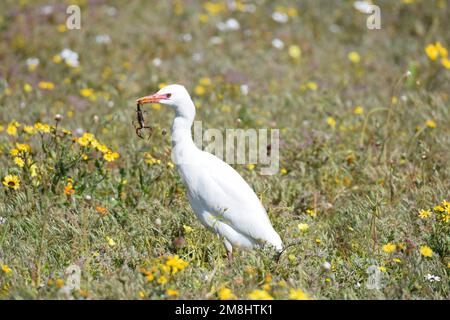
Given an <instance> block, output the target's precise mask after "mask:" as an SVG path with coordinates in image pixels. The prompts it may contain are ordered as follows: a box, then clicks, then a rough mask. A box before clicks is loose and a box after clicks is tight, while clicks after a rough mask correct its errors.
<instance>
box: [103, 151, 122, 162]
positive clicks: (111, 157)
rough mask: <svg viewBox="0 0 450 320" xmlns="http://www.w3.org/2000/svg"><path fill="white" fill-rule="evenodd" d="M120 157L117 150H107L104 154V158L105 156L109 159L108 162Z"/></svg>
mask: <svg viewBox="0 0 450 320" xmlns="http://www.w3.org/2000/svg"><path fill="white" fill-rule="evenodd" d="M119 157H120V155H119V153H117V152H111V151H109V152H107V153H105V154H104V155H103V158H104V159H105V160H106V161H108V162H112V161H114V160H116V159H117V158H119Z"/></svg>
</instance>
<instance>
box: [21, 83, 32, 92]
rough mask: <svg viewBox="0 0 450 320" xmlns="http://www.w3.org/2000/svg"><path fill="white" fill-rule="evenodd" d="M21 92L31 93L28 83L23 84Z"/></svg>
mask: <svg viewBox="0 0 450 320" xmlns="http://www.w3.org/2000/svg"><path fill="white" fill-rule="evenodd" d="M23 91H25V92H31V91H33V87H32V86H31V85H30V84H29V83H25V84H24V85H23Z"/></svg>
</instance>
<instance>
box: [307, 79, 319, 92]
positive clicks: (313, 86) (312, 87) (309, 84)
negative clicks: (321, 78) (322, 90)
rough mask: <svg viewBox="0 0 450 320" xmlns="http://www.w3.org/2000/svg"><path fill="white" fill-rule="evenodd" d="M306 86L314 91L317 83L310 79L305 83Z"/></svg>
mask: <svg viewBox="0 0 450 320" xmlns="http://www.w3.org/2000/svg"><path fill="white" fill-rule="evenodd" d="M306 87H307V88H308V89H309V90H312V91H316V90H317V83H315V82H312V81H310V82H308V83H307V84H306Z"/></svg>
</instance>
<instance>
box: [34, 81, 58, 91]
mask: <svg viewBox="0 0 450 320" xmlns="http://www.w3.org/2000/svg"><path fill="white" fill-rule="evenodd" d="M38 87H39V88H40V89H42V90H53V89H55V84H54V83H53V82H50V81H40V82H39V83H38Z"/></svg>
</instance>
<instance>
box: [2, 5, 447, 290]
mask: <svg viewBox="0 0 450 320" xmlns="http://www.w3.org/2000/svg"><path fill="white" fill-rule="evenodd" d="M39 2H41V1H22V2H21V3H23V4H22V5H19V4H17V3H16V1H6V3H3V4H1V5H0V8H1V10H0V12H1V15H0V32H1V34H2V41H1V42H0V61H1V64H0V111H1V112H0V131H1V132H0V178H1V179H2V181H3V179H4V177H5V176H6V175H8V174H11V175H17V176H19V178H20V180H21V184H20V187H19V189H18V190H8V188H6V187H5V186H3V185H2V186H1V187H0V217H2V218H3V220H4V222H3V223H2V224H0V266H2V268H3V270H1V269H0V290H1V291H0V295H1V297H2V298H4V299H21V298H30V299H46V298H70V297H75V298H86V297H87V298H92V299H102V298H113V299H137V298H151V299H166V298H176V297H169V296H168V295H167V291H166V290H167V289H174V290H177V291H178V297H179V298H186V299H204V298H206V299H217V298H218V292H219V290H220V289H221V288H229V289H231V291H232V293H233V294H234V295H235V296H236V297H237V298H240V299H247V298H248V297H249V294H250V293H251V292H253V291H254V290H256V289H262V290H265V291H267V292H268V294H270V295H271V296H272V297H274V298H276V299H287V298H289V296H290V290H292V289H300V290H302V292H305V293H307V294H308V295H309V297H311V298H314V299H448V298H449V286H448V281H449V278H448V273H449V270H450V268H449V267H450V266H449V263H450V252H449V249H450V246H449V244H450V238H449V234H450V233H449V222H448V221H447V222H445V221H443V219H442V217H443V216H444V217H445V215H444V214H442V213H439V212H438V211H437V210H434V209H433V207H434V206H436V205H438V204H440V203H441V202H442V201H443V200H444V199H447V200H450V197H449V190H450V186H449V181H450V176H449V175H450V171H449V168H450V166H449V160H450V159H449V147H450V143H449V142H450V141H449V140H450V139H449V137H450V134H449V125H448V124H449V121H450V114H449V105H450V103H449V92H450V91H449V89H450V85H449V80H450V70H449V69H446V68H445V67H444V66H443V65H442V64H441V63H440V59H436V61H431V60H430V59H429V58H428V57H427V54H426V53H425V50H424V49H425V47H426V46H427V45H428V44H430V43H433V44H434V43H435V42H437V41H440V42H441V43H442V45H443V46H445V47H447V48H449V49H450V37H449V33H448V30H449V29H450V25H449V20H448V16H449V10H450V8H449V7H448V3H447V2H445V1H431V2H428V1H427V2H425V1H419V0H416V1H413V3H412V4H407V3H403V2H402V1H377V4H378V5H380V7H381V14H382V28H381V30H368V29H367V28H366V16H365V15H363V14H362V13H359V12H358V11H356V10H354V9H353V7H352V3H353V2H352V1H343V2H340V3H339V4H337V3H336V4H331V3H330V2H328V1H312V0H311V1H302V2H301V4H299V5H298V6H297V7H296V8H297V14H296V15H295V13H294V14H293V10H292V9H291V10H290V11H289V10H288V8H293V2H288V1H280V2H279V5H280V6H283V5H284V6H285V8H287V9H286V10H287V11H289V12H291V15H292V17H290V18H289V21H288V22H287V23H285V24H280V23H277V22H275V21H273V20H272V19H271V15H272V13H273V12H274V11H275V10H280V9H276V6H275V5H273V4H272V2H271V1H263V0H260V1H254V3H255V4H257V6H256V11H255V12H254V13H246V12H239V11H231V10H228V9H225V10H224V9H223V8H226V6H225V7H221V6H218V7H213V8H212V9H211V7H210V6H209V7H208V6H206V8H205V6H203V5H202V2H200V1H198V2H194V1H193V3H192V4H191V5H189V6H187V5H186V4H182V2H181V1H151V2H150V1H133V2H130V3H129V4H127V5H123V4H122V2H120V1H112V2H111V5H114V6H115V8H116V15H115V16H111V15H109V14H108V12H111V9H108V6H107V5H105V4H103V2H101V1H92V2H90V3H89V4H86V2H85V1H78V2H80V6H81V12H82V20H81V29H80V30H63V29H61V27H59V29H60V30H58V26H60V25H61V24H63V25H64V23H65V19H66V14H65V9H66V5H61V4H59V5H56V6H55V7H54V11H53V13H52V14H51V15H49V16H45V15H42V14H40V13H39V12H40V7H41V5H39V4H38V3H39ZM69 2H70V4H72V3H73V2H72V1H68V2H67V3H69ZM41 3H42V4H44V3H45V2H41ZM55 3H56V2H55ZM183 3H184V2H183ZM207 8H209V10H210V11H211V10H212V11H214V10H215V9H219V11H220V12H218V13H217V14H213V13H212V12H210V11H208V9H207ZM205 16H207V17H208V19H207V21H205V20H206V18H205ZM230 17H233V18H235V19H237V20H238V21H239V23H240V30H238V31H228V32H221V31H218V29H217V27H216V24H217V23H218V22H219V21H226V20H227V19H228V18H230ZM201 19H204V20H203V21H204V22H201V21H200V20H201ZM246 30H249V31H250V32H249V31H246ZM61 31H64V32H61ZM185 33H189V34H191V36H192V40H191V41H190V42H183V41H181V40H180V36H181V35H182V34H185ZM101 34H108V35H109V36H110V38H111V43H109V44H99V43H96V41H95V37H96V36H97V35H101ZM212 37H219V38H220V39H221V41H222V42H221V43H220V44H212V42H211V38H212ZM274 38H279V39H281V40H282V41H283V42H284V44H285V47H284V48H283V49H281V50H279V49H276V48H274V47H273V46H272V45H271V42H272V40H273V39H274ZM292 45H296V46H298V47H299V48H301V57H299V58H295V57H291V56H290V55H289V47H290V46H292ZM64 48H70V49H71V50H73V51H75V52H77V53H78V54H79V62H80V67H79V68H72V67H69V66H67V65H66V64H65V63H64V62H60V63H56V62H58V60H57V59H55V58H54V56H55V55H58V54H59V53H60V52H61V51H62V50H63V49H64ZM352 51H355V52H357V53H358V54H359V56H360V61H359V62H358V63H353V62H351V61H349V59H348V54H349V53H350V52H352ZM193 56H195V57H201V59H200V60H195V59H193ZM31 57H37V58H39V60H40V63H39V65H38V66H37V68H36V69H35V70H34V71H30V70H28V68H27V65H26V62H25V61H26V59H28V58H31ZM155 58H159V59H161V60H162V63H161V65H160V66H158V67H156V66H155V65H154V63H153V60H154V59H155ZM408 70H409V71H410V72H411V76H409V77H406V78H405V77H403V75H404V74H405V73H406V72H407V71H408ZM202 78H208V79H209V80H210V81H211V84H209V85H208V84H207V85H204V84H203V85H201V84H199V83H200V82H201V79H202ZM41 81H47V82H52V83H53V84H54V88H53V89H51V90H45V89H42V88H40V87H39V83H40V82H41ZM203 82H204V80H203ZM311 82H314V83H315V84H316V85H317V88H316V90H313V89H314V85H311ZM161 83H181V84H184V85H185V86H186V87H187V88H188V90H189V91H190V92H191V94H192V97H193V100H194V102H195V103H196V105H197V107H198V110H197V120H201V121H203V128H204V129H207V128H220V129H226V128H279V129H280V131H281V143H280V158H281V159H280V167H281V168H282V170H283V172H285V173H284V174H283V173H281V172H280V173H279V174H276V175H273V176H261V175H259V174H258V166H256V168H255V169H254V170H250V169H249V168H247V167H246V166H242V165H236V166H235V168H236V169H237V170H238V171H239V172H240V173H241V174H242V175H243V176H244V178H245V179H246V180H247V181H248V182H249V183H250V184H251V185H252V186H253V188H254V189H255V191H256V193H257V194H258V196H259V197H260V198H261V200H262V202H263V204H264V206H265V207H266V209H267V211H268V213H269V215H270V218H271V220H272V222H273V224H274V227H275V229H276V230H277V231H278V232H279V233H280V235H281V237H282V239H283V241H284V243H285V244H289V243H295V242H298V244H296V245H293V246H291V247H289V248H288V249H287V250H286V252H285V253H283V255H282V256H281V259H280V261H279V262H278V263H277V262H276V260H275V259H274V257H273V253H271V252H270V251H253V252H242V251H241V252H237V253H236V254H235V261H234V263H233V264H232V265H231V266H230V265H229V263H228V261H227V259H226V252H225V249H224V247H223V245H222V241H221V240H220V239H219V238H218V237H217V236H215V235H213V234H212V233H210V232H209V231H207V230H206V229H205V228H203V227H202V226H201V224H200V223H199V222H198V221H197V220H196V218H195V216H194V214H193V212H192V211H191V209H190V207H189V204H188V202H187V198H186V196H185V194H184V192H185V191H184V187H183V186H182V184H181V180H180V179H179V177H178V175H177V173H176V170H175V169H174V168H172V167H171V165H170V163H169V159H170V137H169V134H167V135H163V134H162V133H161V131H162V129H168V128H169V127H170V123H171V121H172V117H173V114H171V112H170V111H166V110H165V109H164V107H162V108H161V110H154V109H151V108H150V107H149V108H148V110H147V111H148V112H147V114H146V115H145V116H146V119H147V122H148V123H149V124H152V125H153V126H154V127H155V130H154V134H153V135H152V137H151V138H150V139H149V140H141V139H139V138H137V137H136V135H135V132H134V127H133V126H132V124H131V121H132V120H134V117H135V109H134V108H135V105H134V101H135V99H136V98H137V97H140V96H143V95H146V94H150V93H153V92H155V91H156V90H158V86H159V85H160V84H161ZM308 83H310V84H309V85H308ZM242 84H247V85H248V86H249V93H248V95H242V94H241V91H240V86H241V85H242ZM198 85H201V86H202V87H203V89H204V91H205V92H204V93H203V94H199V93H201V92H200V91H199V90H198V89H199V88H197V90H196V87H197V86H198ZM41 86H42V83H41ZM25 87H27V88H25ZM83 88H91V89H92V92H91V93H89V92H87V91H85V92H84V93H85V94H86V95H87V97H84V96H83V95H82V94H81V92H80V90H82V89H83ZM26 89H27V90H26ZM196 92H197V93H196ZM393 97H395V98H394V99H393ZM393 100H394V101H393ZM392 101H393V102H394V103H393V102H392ZM357 106H361V107H362V108H363V113H362V114H356V113H355V112H354V110H355V108H356V107H357ZM56 114H61V115H62V116H63V119H62V120H61V121H59V122H58V129H57V131H56V132H57V133H55V131H54V130H53V129H52V130H51V132H50V133H44V134H35V135H30V134H27V133H24V132H23V127H24V125H27V124H28V125H34V124H35V123H36V122H42V123H48V124H50V125H55V124H56V122H55V120H54V117H55V115H56ZM238 118H240V119H241V121H240V122H239V121H237V119H238ZM429 120H432V121H433V122H434V124H435V128H432V127H433V125H432V123H429V126H427V125H426V121H429ZM12 121H18V122H19V123H20V124H21V126H20V127H18V134H17V135H9V134H8V133H7V128H8V125H10V124H11V122H12ZM334 122H335V123H334ZM62 127H63V128H66V129H68V130H70V131H75V130H76V129H78V128H81V129H83V130H85V131H88V132H91V133H93V134H95V137H96V138H97V139H98V140H99V141H101V143H104V144H105V145H106V146H107V147H108V148H110V149H111V150H113V151H117V152H118V153H119V154H120V158H118V159H116V160H115V161H113V162H107V161H105V160H104V159H103V158H102V153H101V152H98V151H94V150H93V149H88V148H84V149H83V148H82V147H80V145H79V144H78V143H74V142H73V140H72V136H71V135H64V134H62V132H61V130H60V128H62ZM16 142H21V143H26V144H29V145H30V146H31V150H32V151H31V155H30V153H27V155H26V157H27V158H30V157H31V158H32V159H33V160H32V161H33V163H35V165H36V167H35V168H37V172H36V176H34V177H32V176H31V173H30V170H29V168H27V167H29V165H25V166H24V167H23V168H20V167H18V166H17V165H16V164H15V163H14V161H13V160H14V157H13V156H11V155H10V150H11V149H13V148H14V147H15V144H16ZM146 152H148V153H150V154H151V155H152V157H154V158H155V159H159V160H160V163H154V164H149V163H148V162H150V161H149V159H150V158H149V155H148V154H145V153H146ZM81 153H86V155H87V156H88V159H87V160H83V159H82V158H80V154H81ZM30 165H31V163H30ZM69 178H71V179H73V183H72V185H73V190H74V193H73V194H72V195H66V194H65V192H64V190H65V187H67V186H68V183H69V182H68V179H69ZM96 207H103V208H106V211H107V213H106V214H104V215H102V214H100V213H99V212H97V210H96ZM421 209H425V210H426V209H430V210H431V211H432V214H431V216H430V217H428V218H427V219H421V218H420V217H419V211H420V210H421ZM307 210H315V212H316V213H317V215H316V216H315V217H312V216H311V215H310V214H308V212H310V211H307ZM447 210H448V209H447ZM446 217H447V218H448V213H447V216H446ZM3 220H2V221H3ZM299 223H307V224H308V225H309V229H308V230H307V231H306V232H301V231H300V230H299V229H298V224H299ZM189 227H191V228H192V229H193V230H192V231H190V229H189ZM387 243H393V244H395V245H396V250H395V251H394V252H392V253H386V252H384V251H383V245H385V244H387ZM425 245H426V246H429V247H430V248H431V249H432V251H433V254H432V256H431V257H425V256H423V255H421V253H420V248H421V247H422V246H425ZM174 255H178V256H179V257H181V258H182V259H183V260H184V261H186V262H188V265H187V267H186V268H184V269H183V270H181V271H179V272H177V273H176V274H173V275H171V274H166V279H167V280H168V281H167V283H165V284H160V283H158V281H157V280H158V279H159V277H160V276H161V275H162V274H164V270H163V269H164V268H165V267H163V265H164V264H165V261H166V258H167V257H169V256H174ZM394 259H396V260H394ZM397 259H398V260H397ZM325 262H329V263H330V264H331V267H330V269H329V270H327V268H323V266H322V265H323V264H324V263H325ZM72 264H75V265H78V266H79V267H80V268H81V291H79V290H75V291H74V292H72V293H68V294H64V293H61V290H60V289H59V288H58V287H61V286H62V285H63V282H62V281H61V280H63V281H65V282H66V283H67V280H68V275H67V274H66V273H65V270H66V268H67V267H68V266H70V265H72ZM372 265H375V266H377V267H381V270H382V271H380V272H381V274H382V275H383V277H382V281H381V282H382V287H381V289H380V290H371V289H367V288H366V282H367V280H368V273H367V271H366V270H367V268H369V267H370V266H372ZM152 268H156V269H155V270H152ZM144 269H145V270H144ZM145 272H147V274H150V273H151V274H152V275H153V276H154V277H155V279H153V280H152V281H148V279H147V277H146V276H145ZM427 274H431V275H435V276H439V277H440V281H435V282H430V281H429V280H427V279H426V276H427ZM160 282H161V281H160ZM358 284H359V285H358ZM269 286H270V288H269Z"/></svg>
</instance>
